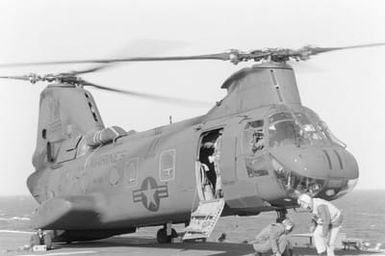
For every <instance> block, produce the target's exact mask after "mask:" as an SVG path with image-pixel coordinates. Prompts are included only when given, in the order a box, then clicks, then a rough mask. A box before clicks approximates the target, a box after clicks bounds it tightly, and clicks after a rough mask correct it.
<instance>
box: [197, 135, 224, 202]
mask: <svg viewBox="0 0 385 256" xmlns="http://www.w3.org/2000/svg"><path fill="white" fill-rule="evenodd" d="M222 131H223V129H216V130H212V131H208V132H204V133H202V134H201V136H200V139H199V145H198V149H199V150H198V164H197V170H196V171H197V174H198V175H197V176H198V177H199V178H198V179H197V180H198V184H197V186H198V189H199V190H200V191H199V192H200V193H198V194H199V196H200V200H203V201H204V200H213V199H216V198H222V197H223V190H222V178H221V170H220V167H219V159H220V152H221V139H222Z"/></svg>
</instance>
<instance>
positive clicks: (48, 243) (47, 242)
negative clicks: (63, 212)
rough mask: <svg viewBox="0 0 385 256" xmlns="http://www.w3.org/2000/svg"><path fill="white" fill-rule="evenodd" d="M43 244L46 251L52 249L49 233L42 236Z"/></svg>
mask: <svg viewBox="0 0 385 256" xmlns="http://www.w3.org/2000/svg"><path fill="white" fill-rule="evenodd" d="M43 243H44V245H46V246H47V250H51V249H52V237H51V235H50V234H49V233H48V234H45V235H44V236H43Z"/></svg>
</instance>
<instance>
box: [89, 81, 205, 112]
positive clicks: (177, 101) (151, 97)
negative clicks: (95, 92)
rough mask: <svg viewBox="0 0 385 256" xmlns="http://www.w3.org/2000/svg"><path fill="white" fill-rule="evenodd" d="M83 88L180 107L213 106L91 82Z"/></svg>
mask: <svg viewBox="0 0 385 256" xmlns="http://www.w3.org/2000/svg"><path fill="white" fill-rule="evenodd" d="M82 85H83V86H91V87H94V88H97V89H100V90H104V91H110V92H116V93H122V94H125V95H128V96H132V97H139V98H143V99H148V100H156V101H161V102H166V103H173V104H178V105H184V106H186V105H189V106H195V107H207V106H210V105H212V104H210V103H209V102H204V101H198V100H191V99H182V98H176V97H168V96H162V95H157V94H151V93H143V92H136V91H130V90H123V89H118V88H113V87H106V86H102V85H97V84H94V83H89V82H86V81H84V82H82Z"/></svg>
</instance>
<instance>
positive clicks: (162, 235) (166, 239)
mask: <svg viewBox="0 0 385 256" xmlns="http://www.w3.org/2000/svg"><path fill="white" fill-rule="evenodd" d="M156 240H157V241H158V243H160V244H166V243H170V242H171V236H167V230H166V229H165V228H161V229H159V230H158V232H157V233H156Z"/></svg>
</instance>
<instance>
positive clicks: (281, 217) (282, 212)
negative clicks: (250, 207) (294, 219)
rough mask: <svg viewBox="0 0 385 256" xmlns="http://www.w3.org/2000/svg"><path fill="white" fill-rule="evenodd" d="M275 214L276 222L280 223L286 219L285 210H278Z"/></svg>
mask: <svg viewBox="0 0 385 256" xmlns="http://www.w3.org/2000/svg"><path fill="white" fill-rule="evenodd" d="M276 212H277V220H276V222H279V223H280V222H282V221H283V220H284V219H286V214H287V210H286V208H282V209H278V210H276Z"/></svg>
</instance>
